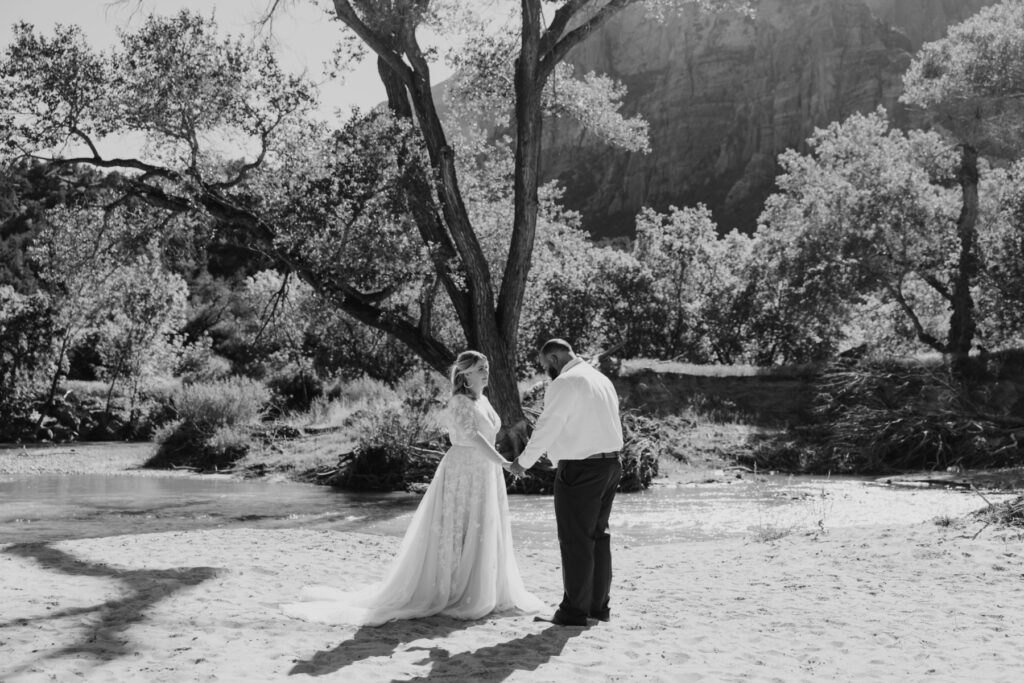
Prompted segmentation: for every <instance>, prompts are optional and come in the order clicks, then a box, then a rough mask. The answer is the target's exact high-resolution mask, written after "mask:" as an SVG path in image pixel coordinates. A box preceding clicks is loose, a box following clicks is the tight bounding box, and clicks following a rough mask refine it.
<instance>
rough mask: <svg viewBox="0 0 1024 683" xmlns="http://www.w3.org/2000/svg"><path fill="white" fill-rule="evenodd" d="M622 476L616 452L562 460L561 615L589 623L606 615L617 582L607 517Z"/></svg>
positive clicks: (558, 483)
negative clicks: (614, 576) (613, 570)
mask: <svg viewBox="0 0 1024 683" xmlns="http://www.w3.org/2000/svg"><path fill="white" fill-rule="evenodd" d="M621 478H622V465H621V464H620V463H619V457H618V454H616V453H601V454H598V455H596V456H591V457H590V458H587V459H585V460H561V461H559V463H558V472H557V474H556V475H555V520H556V522H557V524H558V545H559V548H560V549H561V552H562V584H563V585H564V586H565V593H564V594H563V596H562V603H561V604H560V605H559V606H558V612H557V614H556V616H557V617H560V618H561V619H564V620H565V621H569V622H584V623H585V620H586V618H587V617H593V618H596V619H607V618H608V615H609V611H608V591H609V590H610V588H611V584H612V550H611V534H610V533H609V531H608V517H609V516H610V515H611V512H612V501H613V500H614V499H615V490H616V488H617V487H618V485H619V479H621Z"/></svg>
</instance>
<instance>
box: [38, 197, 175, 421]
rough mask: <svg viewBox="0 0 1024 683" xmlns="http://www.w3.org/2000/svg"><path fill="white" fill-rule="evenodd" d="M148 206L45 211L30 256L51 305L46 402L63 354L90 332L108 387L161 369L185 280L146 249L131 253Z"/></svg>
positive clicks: (62, 369) (144, 228)
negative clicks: (99, 350)
mask: <svg viewBox="0 0 1024 683" xmlns="http://www.w3.org/2000/svg"><path fill="white" fill-rule="evenodd" d="M152 218H153V215H152V213H151V212H149V211H145V210H143V211H138V210H132V208H131V207H129V206H127V205H122V206H120V207H119V208H117V209H115V210H111V211H102V210H99V209H93V210H81V209H71V208H67V207H58V208H54V209H51V210H50V211H48V212H46V214H45V221H44V224H43V226H42V227H41V228H40V230H39V232H38V234H37V236H36V239H35V243H34V245H33V246H32V247H31V248H30V249H29V255H30V257H31V259H32V261H33V262H34V263H35V267H36V270H37V272H38V274H39V280H40V283H41V287H42V289H43V291H44V292H46V293H47V294H48V295H49V297H50V300H51V301H52V302H53V323H52V324H53V329H54V337H53V339H54V344H55V352H54V355H53V358H52V369H51V370H50V373H49V378H50V390H49V397H48V399H47V403H50V402H52V400H53V398H54V396H55V394H56V391H57V388H58V386H59V383H60V378H61V377H62V376H63V375H65V374H66V372H67V363H68V353H69V351H70V350H71V349H72V348H73V347H74V346H75V345H76V344H77V343H79V342H80V341H81V340H83V339H84V338H85V337H87V336H89V335H94V336H97V337H98V338H99V339H100V340H101V342H100V346H101V347H102V353H101V355H102V356H103V358H104V360H105V361H106V374H107V376H108V378H109V379H110V381H111V391H112V390H113V388H114V384H115V383H116V382H117V381H119V380H122V379H125V378H130V379H131V380H132V383H133V392H132V393H133V396H134V393H135V391H137V389H138V382H139V380H141V379H142V378H143V377H144V376H146V375H147V374H152V373H153V372H156V371H158V370H161V369H165V368H166V366H167V361H168V355H169V354H172V353H173V351H170V350H169V349H167V348H166V344H167V340H168V336H169V335H170V334H171V332H172V331H173V330H176V329H177V328H178V327H179V326H180V324H181V322H182V321H183V315H184V305H185V299H186V287H185V283H184V282H183V281H182V280H181V278H180V277H178V276H177V275H171V274H168V273H167V272H166V271H165V270H164V268H163V266H162V263H161V262H160V261H159V259H158V258H155V257H154V256H153V255H152V253H153V251H155V249H156V247H155V245H152V246H150V247H148V248H147V249H146V250H145V251H143V252H141V253H139V252H136V251H134V249H135V248H136V245H135V242H136V240H137V239H140V235H144V234H146V233H149V232H150V231H151V230H152V228H153V224H152V223H151V222H147V219H152Z"/></svg>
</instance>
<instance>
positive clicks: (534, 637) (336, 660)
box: [288, 617, 584, 683]
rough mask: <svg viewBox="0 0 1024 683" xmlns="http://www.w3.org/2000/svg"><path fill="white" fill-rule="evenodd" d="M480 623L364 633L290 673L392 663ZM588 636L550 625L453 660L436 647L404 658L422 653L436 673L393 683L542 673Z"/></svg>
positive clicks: (442, 620)
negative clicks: (400, 654) (403, 647)
mask: <svg viewBox="0 0 1024 683" xmlns="http://www.w3.org/2000/svg"><path fill="white" fill-rule="evenodd" d="M474 623H480V622H466V621H459V620H457V619H452V618H450V617H430V618H426V619H416V620H414V621H404V622H392V623H389V624H384V625H383V626H375V627H363V628H360V629H359V630H358V631H356V632H355V633H354V634H353V635H352V637H351V638H349V639H348V640H345V641H344V642H342V643H340V644H339V645H338V646H337V647H335V648H333V649H331V650H321V651H320V652H317V653H316V654H314V655H313V656H312V657H310V658H309V659H306V660H301V661H299V662H296V664H295V666H294V667H292V670H291V671H289V672H288V673H289V675H295V674H307V675H310V676H326V675H329V674H332V673H334V672H336V671H340V670H341V669H344V668H345V667H347V666H349V665H351V664H355V663H356V662H359V661H362V660H364V659H369V658H371V657H390V656H391V655H393V654H395V653H396V652H398V650H399V648H400V647H401V645H402V644H403V643H410V642H414V641H418V640H425V639H426V640H439V639H441V638H444V637H445V636H447V635H449V634H451V633H453V632H455V631H460V630H463V629H465V628H469V627H471V626H472V625H473V624H474ZM583 631H584V629H583V628H582V627H572V626H569V627H566V626H555V625H550V626H548V627H547V628H545V629H544V630H543V631H539V632H537V633H530V634H527V635H524V636H522V637H520V638H514V639H512V640H508V641H505V642H501V643H497V644H496V645H490V646H487V647H482V648H479V649H477V650H471V651H467V652H459V653H456V654H451V653H450V652H449V651H448V650H446V649H444V648H443V647H440V646H436V645H435V646H426V645H416V646H413V647H410V648H408V649H406V650H403V652H422V653H423V655H424V657H423V659H422V660H421V661H418V662H417V664H421V665H422V664H426V663H430V664H431V667H430V671H429V672H428V673H426V674H424V675H422V676H415V677H412V678H402V679H396V680H395V681H393V682H392V683H399V681H427V680H431V679H434V678H437V679H441V680H458V679H462V678H465V679H466V680H473V681H503V680H505V679H506V678H508V677H509V676H511V675H512V674H513V673H515V672H517V671H534V670H536V669H538V668H539V667H540V666H542V665H543V664H545V663H546V662H548V661H550V660H551V658H552V657H557V656H558V655H559V654H561V652H562V650H563V649H565V645H566V643H568V642H569V640H570V639H571V638H574V637H576V636H578V635H579V634H580V633H582V632H583Z"/></svg>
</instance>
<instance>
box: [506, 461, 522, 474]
mask: <svg viewBox="0 0 1024 683" xmlns="http://www.w3.org/2000/svg"><path fill="white" fill-rule="evenodd" d="M502 467H504V468H505V469H506V470H508V471H509V473H510V474H511V475H512V476H513V477H521V476H523V475H524V474H525V473H526V468H525V467H523V466H522V465H520V464H519V461H518V460H512V461H509V462H508V463H506V464H504V465H502Z"/></svg>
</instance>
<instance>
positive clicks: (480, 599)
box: [282, 395, 545, 625]
mask: <svg viewBox="0 0 1024 683" xmlns="http://www.w3.org/2000/svg"><path fill="white" fill-rule="evenodd" d="M445 422H446V427H447V429H448V432H449V434H450V436H451V442H452V447H451V449H449V451H448V452H447V453H446V454H445V456H444V458H443V459H442V460H441V464H440V465H438V468H437V472H435V473H434V478H433V480H432V481H431V482H430V486H429V487H428V488H427V492H426V493H425V494H424V496H423V500H422V501H420V505H419V507H418V508H417V509H416V513H415V514H414V515H413V518H412V522H410V524H409V528H408V530H407V531H406V532H405V538H404V539H403V540H402V545H401V548H400V549H399V551H398V555H397V556H396V557H395V559H394V562H393V563H392V564H391V567H390V569H389V570H388V572H387V574H385V576H384V579H383V580H382V581H381V583H379V584H377V585H375V586H371V587H370V588H368V589H366V588H363V589H360V590H356V591H349V592H346V591H342V590H339V589H337V588H331V587H327V586H307V587H306V588H304V589H303V591H302V600H304V602H299V603H293V604H288V605H283V606H282V609H283V610H284V612H285V614H288V615H290V616H293V617H298V618H301V619H307V620H310V621H318V622H323V623H328V624H354V625H379V624H383V623H385V622H388V621H392V620H394V619H414V618H416V617H426V616H430V615H434V614H445V615H448V616H452V617H456V618H459V619H479V618H481V617H483V616H485V615H487V614H490V613H491V612H501V611H505V610H510V609H519V610H522V611H524V612H536V611H540V610H542V609H545V605H544V603H542V602H541V601H540V599H539V598H537V597H536V596H534V595H533V594H531V593H530V592H528V591H527V590H526V587H525V586H524V585H523V581H522V579H521V578H520V576H519V569H518V567H517V566H516V560H515V556H514V554H513V550H512V527H511V524H510V523H509V515H508V497H507V495H506V493H505V479H504V477H503V475H502V468H501V466H500V465H498V464H496V463H495V462H493V461H492V460H490V459H489V458H487V457H486V455H485V454H483V453H480V452H479V451H480V450H481V449H480V447H479V446H478V445H475V444H474V443H473V441H472V435H473V433H474V432H477V431H479V432H480V433H481V434H482V435H483V436H484V438H486V439H488V440H489V441H490V442H491V443H493V442H494V438H495V436H496V435H497V433H498V429H499V428H500V426H501V420H500V419H499V418H498V415H497V413H495V412H494V408H492V407H491V404H490V402H489V401H488V400H487V398H486V397H485V396H481V397H480V398H478V399H476V400H473V399H472V398H471V397H468V396H464V395H457V396H453V397H452V398H451V400H450V401H449V403H448V407H447V408H446V410H445Z"/></svg>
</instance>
